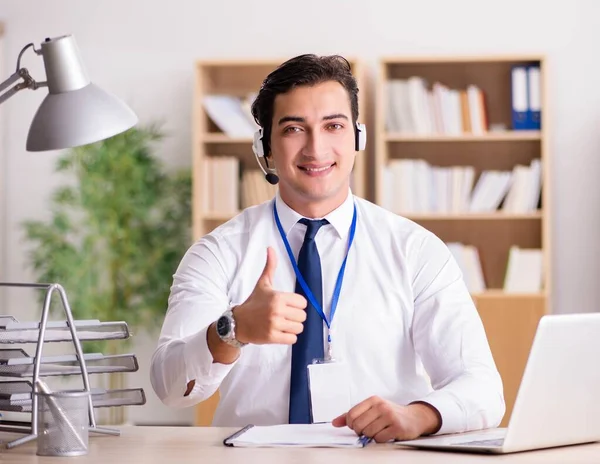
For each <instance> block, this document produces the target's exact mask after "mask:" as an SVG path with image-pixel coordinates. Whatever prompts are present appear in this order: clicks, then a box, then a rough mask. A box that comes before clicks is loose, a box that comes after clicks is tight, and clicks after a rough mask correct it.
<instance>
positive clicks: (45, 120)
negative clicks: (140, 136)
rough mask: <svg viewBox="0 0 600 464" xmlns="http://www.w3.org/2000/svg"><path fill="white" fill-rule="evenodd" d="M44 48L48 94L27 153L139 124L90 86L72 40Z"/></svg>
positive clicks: (74, 144) (59, 40)
mask: <svg viewBox="0 0 600 464" xmlns="http://www.w3.org/2000/svg"><path fill="white" fill-rule="evenodd" d="M41 48H42V56H43V58H44V67H45V69H46V78H47V83H48V91H49V93H48V95H47V96H46V98H45V99H44V101H43V102H42V104H41V105H40V107H39V108H38V110H37V112H36V114H35V116H34V117H33V121H32V122H31V126H30V128H29V134H28V136H27V150H28V151H45V150H57V149H62V148H72V147H77V146H80V145H86V144H88V143H93V142H97V141H99V140H103V139H106V138H109V137H112V136H114V135H117V134H119V133H121V132H124V131H126V130H127V129H130V128H131V127H133V126H134V125H135V124H137V122H138V118H137V116H136V115H135V113H134V112H133V111H132V110H131V109H130V108H129V107H128V106H127V105H126V104H125V103H123V102H122V101H121V100H119V99H118V98H117V97H115V96H114V95H112V94H110V93H108V92H106V91H104V90H102V89H101V88H99V87H98V86H97V85H95V84H93V83H92V82H90V80H89V78H88V76H87V73H86V71H85V68H84V66H83V63H82V61H81V58H80V56H79V50H78V48H77V44H76V43H75V40H74V38H73V37H72V36H70V35H69V36H62V37H58V38H55V39H46V41H45V42H44V43H42V47H41Z"/></svg>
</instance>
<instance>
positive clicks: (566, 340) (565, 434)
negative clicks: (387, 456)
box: [395, 313, 600, 454]
mask: <svg viewBox="0 0 600 464" xmlns="http://www.w3.org/2000/svg"><path fill="white" fill-rule="evenodd" d="M595 441H600V313H590V314H556V315H546V316H543V317H542V318H541V319H540V322H539V324H538V327H537V331H536V334H535V337H534V340H533V344H532V347H531V351H530V353H529V358H528V360H527V365H526V367H525V371H524V373H523V378H522V380H521V384H520V386H519V391H518V393H517V398H516V401H515V405H514V408H513V412H512V415H511V417H510V421H509V423H508V427H506V428H493V429H487V430H481V431H478V432H467V433H460V434H448V435H438V436H433V437H423V438H418V439H416V440H409V441H397V442H395V443H396V444H398V445H402V446H410V447H415V448H422V449H430V450H445V451H464V452H476V453H493V454H505V453H514V452H518V451H527V450H536V449H542V448H552V447H557V446H566V445H575V444H582V443H591V442H595Z"/></svg>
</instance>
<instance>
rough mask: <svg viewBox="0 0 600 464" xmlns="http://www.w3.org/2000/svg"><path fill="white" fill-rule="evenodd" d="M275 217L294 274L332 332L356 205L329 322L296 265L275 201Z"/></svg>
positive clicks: (332, 300)
mask: <svg viewBox="0 0 600 464" xmlns="http://www.w3.org/2000/svg"><path fill="white" fill-rule="evenodd" d="M273 215H274V216H275V223H276V224H277V229H279V234H280V235H281V240H283V244H284V245H285V249H286V251H287V254H288V256H289V258H290V261H291V263H292V266H293V268H294V272H295V273H296V278H297V279H298V282H300V286H301V287H302V290H304V294H305V295H306V297H307V298H308V300H309V301H310V303H311V304H312V305H313V306H314V307H315V309H316V310H317V312H318V313H319V316H321V319H323V321H325V324H326V325H327V329H328V332H329V330H331V322H332V321H333V316H334V314H335V309H336V308H337V304H338V300H339V299H340V292H341V290H342V281H343V280H344V272H345V271H346V261H347V260H348V253H349V252H350V247H351V246H352V242H353V241H354V234H355V233H356V204H355V205H354V215H353V216H352V224H351V225H350V233H349V236H348V248H347V249H346V256H345V257H344V262H343V263H342V267H341V268H340V272H339V273H338V276H337V281H336V282H335V289H334V290H333V297H332V298H331V311H330V313H329V320H327V316H325V313H324V312H323V308H321V305H320V304H319V303H317V300H316V299H315V296H314V294H313V292H312V291H311V290H310V288H309V287H308V285H307V284H306V281H305V280H304V277H302V274H301V273H300V269H298V264H297V263H296V259H295V258H294V253H292V248H291V247H290V243H289V242H288V239H287V238H286V236H285V232H284V230H283V227H282V226H281V221H280V220H279V215H278V214H277V207H276V206H275V201H273ZM327 339H328V341H329V343H331V334H330V333H328V334H327Z"/></svg>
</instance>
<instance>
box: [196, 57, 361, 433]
mask: <svg viewBox="0 0 600 464" xmlns="http://www.w3.org/2000/svg"><path fill="white" fill-rule="evenodd" d="M285 60H286V58H281V59H267V60H234V59H227V60H200V61H197V62H196V63H195V68H194V101H193V115H192V147H193V149H192V152H193V153H192V156H193V163H192V169H193V174H192V225H193V237H194V240H197V239H198V238H200V237H202V236H203V235H205V234H207V233H209V232H210V231H211V230H212V229H214V228H215V227H217V226H219V225H220V224H223V223H224V222H226V221H228V220H229V219H231V218H232V217H233V216H234V215H235V214H236V213H237V212H238V211H239V210H241V209H242V208H243V207H244V206H246V205H247V204H248V203H252V202H248V201H247V199H246V200H245V199H244V196H245V190H244V185H243V184H244V182H243V181H244V179H243V175H244V173H245V172H252V173H254V174H256V173H257V171H258V166H257V164H256V160H255V158H254V154H253V152H252V136H251V135H249V134H247V135H246V134H245V135H243V136H238V135H233V136H231V135H229V134H226V133H224V131H223V130H221V129H220V128H219V126H218V125H217V124H216V123H215V122H214V120H213V119H212V118H211V117H210V116H209V114H208V112H207V110H206V108H205V106H204V104H203V100H204V98H205V96H207V95H231V96H235V97H238V98H241V99H244V98H247V96H248V95H249V94H251V93H253V92H254V93H255V92H258V90H259V89H260V86H261V84H262V82H263V80H264V78H265V77H266V76H267V75H268V74H269V73H270V72H271V71H273V70H274V69H275V68H276V67H277V66H278V65H280V64H281V63H283V62H284V61H285ZM348 61H349V62H350V64H351V66H352V73H353V74H354V76H355V78H356V80H357V83H358V87H359V95H358V97H359V103H358V104H359V111H360V114H359V119H360V121H365V120H366V116H367V104H366V101H365V94H366V89H365V84H364V77H363V68H362V66H361V63H360V62H359V61H358V60H353V59H349V60H348ZM367 150H368V146H367ZM367 156H368V154H367V152H364V153H360V154H358V156H356V162H355V164H354V171H353V179H352V190H353V192H354V193H355V194H357V195H359V196H361V197H364V196H365V195H366V192H367V178H366V161H367ZM219 157H221V158H229V159H231V158H230V157H233V158H235V159H237V160H239V168H238V169H237V170H236V168H232V167H231V166H230V168H231V169H230V172H228V173H226V174H225V176H221V177H220V178H221V179H223V180H224V183H225V185H224V186H223V185H222V186H219V187H218V189H219V192H220V193H222V192H225V191H226V189H227V188H230V190H229V191H228V192H227V193H228V195H230V196H231V195H233V196H235V201H236V206H237V208H228V209H227V210H223V209H221V208H211V207H210V205H211V203H210V200H211V198H210V197H211V196H212V191H211V190H210V189H206V185H207V184H208V183H209V182H212V180H214V179H215V178H216V176H215V175H214V171H213V172H209V171H208V169H209V168H208V166H209V163H210V161H209V160H213V159H215V158H219ZM207 161H208V163H207ZM221 174H222V173H221ZM211 178H212V180H211ZM253 180H254V181H256V182H257V184H258V185H257V184H256V183H255V184H253V187H252V188H255V190H256V187H257V186H260V187H263V188H269V186H268V184H267V181H266V180H265V179H264V177H260V178H259V179H258V180H256V179H253ZM228 182H231V184H228ZM236 186H237V187H236ZM273 193H274V190H270V191H269V190H267V192H265V191H264V190H263V191H262V195H261V196H256V195H254V196H252V197H249V198H250V199H252V198H254V199H257V198H262V199H265V198H267V197H268V196H269V194H271V196H272V194H273ZM218 400H219V395H218V392H217V393H215V394H214V395H213V396H212V397H211V398H209V399H208V400H206V401H204V402H202V403H200V404H199V405H198V407H197V408H196V417H195V425H201V426H207V425H210V423H211V421H212V416H213V413H214V410H215V408H216V405H217V403H218Z"/></svg>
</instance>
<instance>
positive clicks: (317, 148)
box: [151, 55, 505, 441]
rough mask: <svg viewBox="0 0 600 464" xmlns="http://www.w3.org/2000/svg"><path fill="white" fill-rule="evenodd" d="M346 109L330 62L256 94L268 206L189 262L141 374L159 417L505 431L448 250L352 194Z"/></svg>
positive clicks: (354, 146) (353, 119)
mask: <svg viewBox="0 0 600 464" xmlns="http://www.w3.org/2000/svg"><path fill="white" fill-rule="evenodd" d="M357 93H358V89H357V86H356V82H355V79H354V77H353V76H352V74H351V71H350V66H349V65H348V62H347V61H346V60H345V59H343V58H341V57H339V56H326V57H317V56H314V55H302V56H298V57H296V58H293V59H291V60H289V61H287V62H285V63H283V64H282V65H281V66H280V67H279V68H277V69H276V70H275V71H273V72H272V73H271V74H270V75H269V76H267V78H266V79H265V81H264V83H263V85H262V87H261V89H260V92H259V94H258V97H257V98H256V101H255V102H254V104H253V108H252V111H253V114H254V117H255V119H256V120H257V122H258V123H259V125H260V126H261V132H260V137H258V138H257V143H258V144H260V146H258V147H256V146H255V150H257V153H258V152H260V154H261V155H264V156H265V158H266V160H267V161H268V162H269V163H270V166H271V168H272V169H274V170H275V172H276V173H277V176H278V179H279V182H278V187H279V188H278V192H277V194H276V197H275V198H274V199H273V200H271V201H268V202H266V203H264V204H261V205H258V206H255V207H251V208H248V209H246V210H244V211H243V212H242V213H241V214H240V215H238V216H237V217H235V218H233V219H232V220H230V221H229V222H227V223H225V224H223V225H222V226H220V227H218V228H217V229H215V230H214V231H212V232H211V233H210V234H208V235H206V236H205V237H203V238H201V239H200V240H198V241H197V242H196V243H195V244H194V245H193V246H192V247H191V248H190V249H189V250H188V252H187V253H186V255H185V256H184V258H183V260H182V262H181V264H180V266H179V268H178V270H177V272H176V274H175V276H174V283H173V286H172V290H171V295H170V298H169V307H168V311H167V314H166V317H165V321H164V324H163V328H162V332H161V336H160V339H159V342H158V347H157V349H156V351H155V353H154V356H153V358H152V371H151V380H152V385H153V387H154V390H155V391H156V393H157V395H158V396H159V397H160V399H161V400H162V401H163V402H164V403H165V404H167V405H170V406H173V407H186V406H191V405H194V404H196V403H198V402H200V401H202V400H205V399H207V398H208V397H210V396H211V395H212V394H213V393H214V392H215V391H216V390H217V389H219V390H220V396H221V401H220V403H219V406H218V408H217V410H216V413H215V418H214V421H213V424H214V425H226V426H244V425H247V424H249V423H253V424H257V425H268V424H282V423H309V422H311V421H312V420H313V419H314V418H315V417H326V420H331V421H332V422H333V424H334V425H335V426H340V427H342V426H348V427H350V428H352V429H353V430H355V431H356V432H357V433H358V434H364V435H367V436H369V437H374V439H375V440H376V441H388V440H392V439H411V438H416V437H418V436H421V435H425V434H434V433H451V432H462V431H467V430H475V429H482V428H486V427H493V426H497V425H498V424H499V422H500V421H501V419H502V416H503V414H504V410H505V406H504V398H503V393H502V382H501V379H500V376H499V374H498V371H497V369H496V366H495V364H494V361H493V358H492V356H491V353H490V349H489V345H488V342H487V339H486V336H485V332H484V329H483V326H482V323H481V320H480V318H479V316H478V313H477V311H476V309H475V307H474V305H473V302H472V300H471V297H470V295H469V293H468V291H467V289H466V287H465V284H464V282H463V280H462V276H461V273H460V270H459V267H458V266H457V264H456V262H455V261H454V259H453V258H452V255H451V253H450V252H449V250H448V248H447V247H446V246H445V244H444V243H443V242H442V241H441V240H440V239H439V238H438V237H436V236H435V235H433V234H432V233H431V232H429V231H427V230H426V229H424V228H423V227H421V226H419V225H417V224H415V223H414V222H411V221H409V220H408V219H406V218H403V217H400V216H398V215H395V214H392V213H391V212H389V211H386V210H384V209H382V208H380V207H378V206H376V205H374V204H372V203H370V202H368V201H366V200H364V199H362V198H358V197H356V196H354V195H353V194H352V191H351V189H350V178H351V173H352V168H353V165H354V160H355V156H361V154H360V153H358V151H359V149H360V147H361V146H362V145H363V144H364V140H363V137H365V133H364V130H365V129H364V127H363V126H361V125H359V124H357V121H358V98H357ZM357 153H358V155H357ZM315 360H317V364H313V362H314V361H315ZM309 366H310V373H309ZM317 374H318V375H319V377H316V376H317ZM309 376H310V382H309ZM323 379H325V380H326V381H325V382H323ZM317 381H319V384H320V385H321V386H320V387H316V386H315V385H317ZM311 385H312V390H311ZM328 389H331V390H332V391H327V390H328ZM324 399H325V401H323V400H324ZM311 400H312V403H311ZM336 408H337V413H336V414H335V415H334V416H331V414H332V411H333V410H336ZM328 414H329V416H328Z"/></svg>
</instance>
